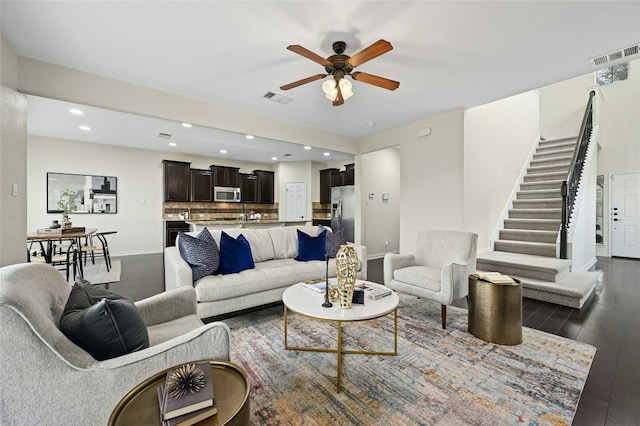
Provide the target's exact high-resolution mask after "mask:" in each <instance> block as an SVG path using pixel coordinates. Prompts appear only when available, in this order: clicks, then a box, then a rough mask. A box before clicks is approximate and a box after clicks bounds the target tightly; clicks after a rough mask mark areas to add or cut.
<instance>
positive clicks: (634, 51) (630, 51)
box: [589, 44, 640, 68]
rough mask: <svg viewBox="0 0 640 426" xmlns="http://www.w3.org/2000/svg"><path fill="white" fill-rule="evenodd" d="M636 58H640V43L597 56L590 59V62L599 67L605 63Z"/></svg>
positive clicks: (594, 66)
mask: <svg viewBox="0 0 640 426" xmlns="http://www.w3.org/2000/svg"><path fill="white" fill-rule="evenodd" d="M636 58H640V44H634V45H631V46H628V47H625V48H623V49H619V50H614V51H613V52H609V53H605V54H604V55H600V56H596V57H595V58H591V59H589V62H590V63H591V66H592V67H593V68H599V67H601V66H603V65H608V64H610V63H611V62H618V63H620V62H622V61H624V62H628V61H630V60H632V59H636Z"/></svg>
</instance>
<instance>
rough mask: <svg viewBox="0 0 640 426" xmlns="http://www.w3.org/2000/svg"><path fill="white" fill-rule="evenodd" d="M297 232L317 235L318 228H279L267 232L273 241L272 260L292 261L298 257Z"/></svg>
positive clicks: (307, 226) (308, 226) (306, 226)
mask: <svg viewBox="0 0 640 426" xmlns="http://www.w3.org/2000/svg"><path fill="white" fill-rule="evenodd" d="M297 230H300V231H302V232H304V233H305V234H307V235H311V236H316V235H318V227H317V226H310V225H305V226H298V227H295V226H279V227H275V228H269V229H268V230H267V231H268V232H269V235H271V240H272V241H273V249H274V251H275V253H274V257H273V258H274V259H293V258H295V257H296V256H297V255H298V232H297Z"/></svg>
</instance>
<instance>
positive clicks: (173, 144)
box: [169, 142, 178, 146]
mask: <svg viewBox="0 0 640 426" xmlns="http://www.w3.org/2000/svg"><path fill="white" fill-rule="evenodd" d="M177 145H178V144H177V143H175V142H169V146H177Z"/></svg>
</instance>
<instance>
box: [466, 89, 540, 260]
mask: <svg viewBox="0 0 640 426" xmlns="http://www.w3.org/2000/svg"><path fill="white" fill-rule="evenodd" d="M538 110H539V108H538V94H537V93H536V92H534V91H531V92H526V93H523V94H520V95H516V96H512V97H509V98H506V99H503V100H500V101H496V102H491V103H489V104H486V105H482V106H479V107H476V108H470V109H468V110H467V111H466V113H465V121H464V205H465V210H464V227H465V228H466V229H467V230H470V231H473V232H476V233H477V234H478V251H479V252H484V251H488V250H490V249H491V241H490V240H491V238H493V237H494V236H493V235H492V233H493V232H494V230H495V229H496V227H498V226H499V227H502V221H503V216H504V213H506V211H507V210H508V209H509V208H511V204H512V203H511V195H512V194H513V193H514V191H515V190H517V188H518V187H519V184H520V179H521V174H522V171H523V168H524V167H525V166H526V165H527V164H528V161H529V156H530V154H531V151H532V149H533V148H534V146H535V144H536V143H537V140H538Z"/></svg>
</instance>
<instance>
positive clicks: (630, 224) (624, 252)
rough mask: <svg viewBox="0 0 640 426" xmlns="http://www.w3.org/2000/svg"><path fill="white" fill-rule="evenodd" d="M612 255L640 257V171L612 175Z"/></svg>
mask: <svg viewBox="0 0 640 426" xmlns="http://www.w3.org/2000/svg"><path fill="white" fill-rule="evenodd" d="M611 255H612V256H620V257H635V258H640V173H627V174H619V175H612V176H611Z"/></svg>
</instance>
